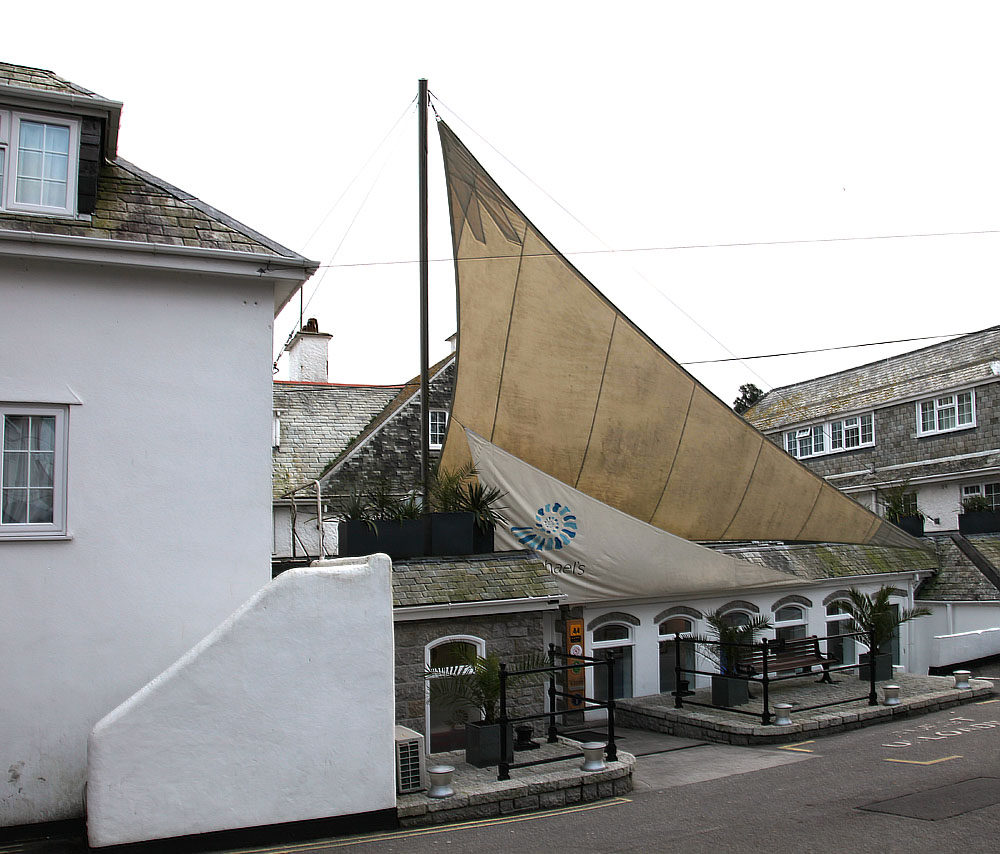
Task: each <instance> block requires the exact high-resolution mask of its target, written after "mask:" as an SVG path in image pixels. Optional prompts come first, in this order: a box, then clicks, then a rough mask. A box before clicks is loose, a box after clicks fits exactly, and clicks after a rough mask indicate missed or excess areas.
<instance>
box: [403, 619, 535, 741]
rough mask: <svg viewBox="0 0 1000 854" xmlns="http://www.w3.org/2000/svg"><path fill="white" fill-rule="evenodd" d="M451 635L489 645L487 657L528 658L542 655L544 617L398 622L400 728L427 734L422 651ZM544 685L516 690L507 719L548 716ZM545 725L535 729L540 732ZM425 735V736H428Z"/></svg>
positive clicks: (510, 699)
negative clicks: (545, 713) (490, 655)
mask: <svg viewBox="0 0 1000 854" xmlns="http://www.w3.org/2000/svg"><path fill="white" fill-rule="evenodd" d="M451 635H471V636H473V637H477V638H482V639H483V640H484V641H485V642H486V651H487V652H488V653H490V652H495V653H496V654H497V655H498V656H500V660H501V661H504V660H508V659H511V658H513V657H514V656H517V655H522V654H524V653H540V652H544V650H545V647H544V643H543V634H542V612H541V611H532V612H529V613H514V614H489V615H482V616H469V617H454V616H449V617H448V619H446V620H444V619H441V620H414V621H412V622H409V621H406V622H399V621H397V622H396V628H395V636H396V723H397V724H399V725H400V726H407V727H410V728H411V729H415V730H416V731H417V732H424V708H425V706H424V697H425V693H424V691H425V688H424V667H425V664H424V650H425V648H426V647H427V644H429V643H432V642H433V641H436V640H438V639H439V638H444V637H448V636H451ZM545 690H546V687H545V686H544V685H532V686H526V687H524V686H522V687H520V688H519V687H517V686H516V684H515V686H514V687H513V689H512V690H511V691H510V692H509V693H508V709H507V712H508V714H509V715H511V716H512V717H513V716H517V715H529V714H538V713H541V712H543V711H545ZM543 726H544V723H543V722H542V721H539V722H537V724H535V727H534V728H535V732H536V733H537V732H541V728H542V727H543ZM425 734H426V733H425Z"/></svg>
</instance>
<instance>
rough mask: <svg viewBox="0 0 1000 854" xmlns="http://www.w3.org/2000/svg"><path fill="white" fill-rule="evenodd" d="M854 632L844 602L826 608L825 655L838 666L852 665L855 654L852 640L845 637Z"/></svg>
mask: <svg viewBox="0 0 1000 854" xmlns="http://www.w3.org/2000/svg"><path fill="white" fill-rule="evenodd" d="M853 630H854V621H853V620H852V619H851V615H850V614H849V613H848V611H847V603H846V602H845V601H835V602H831V603H830V604H829V605H827V606H826V633H827V635H828V637H827V641H826V654H827V655H828V656H830V658H833V659H836V661H837V663H838V664H854V663H855V662H856V661H857V654H856V652H855V649H854V640H855V639H854V638H853V637H846V635H847V634H848V633H849V632H851V631H853Z"/></svg>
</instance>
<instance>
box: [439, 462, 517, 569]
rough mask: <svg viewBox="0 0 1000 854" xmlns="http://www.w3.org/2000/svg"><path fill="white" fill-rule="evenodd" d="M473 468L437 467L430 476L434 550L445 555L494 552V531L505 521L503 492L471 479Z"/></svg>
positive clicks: (467, 466)
mask: <svg viewBox="0 0 1000 854" xmlns="http://www.w3.org/2000/svg"><path fill="white" fill-rule="evenodd" d="M475 476H476V469H475V466H474V465H473V464H472V463H467V464H466V465H464V466H461V467H460V468H458V469H439V470H438V471H437V472H436V473H435V474H434V476H433V478H432V479H431V484H430V500H431V508H432V509H433V511H434V512H433V514H432V516H431V525H432V531H433V551H434V554H436V555H445V554H452V555H457V554H485V553H488V552H492V551H493V532H494V529H495V528H496V526H497V525H498V524H502V523H503V522H506V521H507V520H506V517H505V516H504V515H503V510H505V509H506V508H505V507H503V505H502V504H501V502H502V501H503V499H504V498H505V497H506V495H507V494H506V493H505V492H503V491H501V490H499V489H496V488H494V487H489V486H484V485H483V484H482V483H480V482H479V481H478V480H474V478H475Z"/></svg>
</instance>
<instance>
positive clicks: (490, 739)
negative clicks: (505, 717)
mask: <svg viewBox="0 0 1000 854" xmlns="http://www.w3.org/2000/svg"><path fill="white" fill-rule="evenodd" d="M465 761H466V762H468V763H469V764H470V765H474V766H475V767H476V768H488V767H490V766H492V765H499V764H500V724H484V723H467V724H466V725H465ZM507 761H508V762H513V761H514V725H513V724H507Z"/></svg>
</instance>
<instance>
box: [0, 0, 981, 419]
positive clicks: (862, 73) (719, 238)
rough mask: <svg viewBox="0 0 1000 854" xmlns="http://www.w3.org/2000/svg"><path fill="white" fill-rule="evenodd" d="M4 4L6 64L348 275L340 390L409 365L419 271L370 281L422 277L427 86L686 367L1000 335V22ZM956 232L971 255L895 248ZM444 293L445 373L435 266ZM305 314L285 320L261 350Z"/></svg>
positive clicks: (947, 249) (769, 8) (332, 315)
mask: <svg viewBox="0 0 1000 854" xmlns="http://www.w3.org/2000/svg"><path fill="white" fill-rule="evenodd" d="M8 5H9V6H10V8H5V10H4V30H5V32H6V33H7V34H8V36H9V38H8V39H6V41H7V47H6V50H5V53H4V57H5V58H6V59H7V60H8V61H11V62H16V63H21V64H25V65H34V66H38V67H42V68H48V69H51V70H53V71H55V72H56V73H57V74H60V75H61V76H63V77H65V78H67V79H70V80H72V81H74V82H76V83H79V84H81V85H83V86H86V87H88V88H90V89H92V90H94V91H96V92H98V93H100V94H101V95H104V96H106V97H109V98H114V99H117V100H120V101H122V102H124V110H123V114H122V128H121V135H120V140H119V154H120V155H121V156H123V157H125V158H126V159H128V160H131V161H132V162H134V163H136V164H137V165H139V166H141V167H142V168H144V169H146V170H148V171H150V172H153V173H154V174H156V175H158V176H160V177H162V178H164V179H166V180H167V181H170V182H171V183H173V184H175V185H177V186H179V187H182V188H184V189H185V190H188V191H190V192H192V193H194V194H195V195H197V196H199V197H200V198H202V199H204V200H205V201H206V202H208V203H210V204H212V205H215V206H216V207H218V208H220V209H222V210H224V211H226V212H227V213H229V214H230V215H232V216H234V217H236V218H237V219H240V220H241V221H243V222H245V223H247V224H248V225H250V226H252V227H254V228H256V229H258V230H259V231H262V232H263V233H265V234H267V235H268V236H270V237H272V238H274V239H276V240H278V241H280V242H282V243H284V244H285V245H287V246H289V247H290V248H292V249H295V250H296V251H299V252H302V253H303V254H305V255H307V256H308V257H310V258H312V259H314V260H315V261H318V262H320V263H322V264H324V265H329V264H333V265H335V266H331V267H329V268H325V269H323V270H321V271H320V273H318V274H317V275H316V276H315V277H314V278H313V280H312V281H311V282H310V283H308V284H307V286H306V294H305V295H306V300H307V301H309V306H308V308H307V309H306V315H307V316H315V317H317V318H318V319H319V322H320V326H321V329H322V330H323V331H326V332H330V333H332V334H333V336H334V339H333V345H332V347H331V379H333V380H334V381H338V382H371V383H387V384H388V383H395V382H400V381H402V380H404V379H407V378H409V377H410V376H412V375H414V374H416V373H417V371H418V369H419V347H418V337H417V334H418V333H417V317H418V304H417V291H418V271H417V267H416V265H415V264H412V263H394V264H387V263H385V262H407V261H412V260H413V259H415V258H416V255H417V224H416V223H417V220H416V215H417V213H416V211H417V209H416V108H415V105H414V104H413V103H412V102H413V99H414V96H415V94H416V87H417V79H418V78H419V77H421V76H426V77H427V78H429V81H430V83H429V85H430V89H431V92H432V93H433V94H434V95H436V96H437V98H438V99H439V102H438V109H439V110H440V111H441V114H442V116H443V117H444V118H445V119H446V120H447V121H449V123H450V124H451V126H452V128H453V129H454V130H455V131H456V132H457V133H458V134H459V136H461V137H462V138H463V140H464V141H465V143H466V144H467V145H468V146H469V147H470V149H472V151H473V153H475V154H476V155H477V157H479V159H480V160H481V161H482V162H483V164H484V165H485V166H486V168H487V169H488V170H490V172H491V173H492V174H493V176H494V177H495V178H496V179H497V180H498V182H499V183H500V184H501V186H503V187H504V188H505V189H506V190H507V192H508V193H509V194H510V196H511V197H512V198H513V199H514V201H515V203H516V204H518V205H519V206H520V207H521V208H522V209H523V210H524V212H525V213H526V214H527V216H528V217H529V218H531V219H532V220H533V221H534V222H535V224H536V225H538V226H539V227H540V228H541V229H542V231H543V232H545V233H546V234H547V236H548V237H549V238H550V239H551V240H552V241H553V242H554V243H555V244H556V245H557V246H558V247H560V248H561V249H562V250H563V251H565V252H566V253H567V255H568V256H569V258H570V260H571V261H573V262H574V263H575V264H577V266H579V267H580V268H581V269H582V270H583V272H584V273H585V274H586V275H588V276H589V277H590V278H591V280H592V281H593V282H594V283H595V284H596V285H597V286H598V287H599V288H600V289H601V290H603V291H604V292H605V293H606V294H607V295H608V296H609V297H610V298H611V299H612V300H613V301H614V302H615V303H617V304H618V305H619V307H621V308H622V309H623V310H624V311H625V312H626V313H627V314H628V315H629V316H630V317H631V318H632V319H633V320H634V321H635V322H636V323H637V324H638V325H639V326H641V327H642V328H643V329H644V330H645V331H646V332H647V333H648V334H650V335H651V336H652V337H653V338H654V339H655V340H656V341H657V342H658V343H660V345H661V346H662V347H663V348H664V349H665V350H666V351H667V352H668V353H670V354H671V355H672V356H674V357H675V358H676V359H678V360H679V361H681V362H692V361H697V360H706V359H719V358H725V357H728V356H730V355H737V356H745V355H754V354H760V353H773V352H787V351H792V350H803V349H810V348H818V347H835V346H841V345H846V344H858V343H865V342H870V341H881V340H888V339H897V338H913V337H918V336H943V335H949V334H956V333H961V332H969V331H973V330H976V329H981V328H984V327H986V326H990V325H993V324H995V323H997V322H1000V319H998V316H1000V312H998V310H997V307H998V300H997V286H996V282H997V273H996V266H997V264H996V259H997V253H998V250H1000V233H994V232H995V231H997V230H1000V215H998V212H997V200H998V199H1000V164H998V153H1000V123H998V119H997V116H998V109H997V83H998V80H1000V51H998V50H997V43H998V38H1000V32H998V27H997V24H998V23H1000V11H997V10H996V9H995V4H993V3H982V4H978V3H934V4H929V3H927V4H925V3H916V2H900V3H879V2H865V3H850V2H847V3H844V2H841V3H823V4H819V3H808V2H792V3H751V2H742V3H733V4H729V3H697V4H693V3H671V2H661V3H659V4H656V5H655V8H654V4H652V3H634V2H629V1H628V0H624V1H623V0H619V2H616V3H607V2H602V3H590V2H579V0H577V2H572V3H570V2H539V0H533V2H522V0H504V2H493V3H470V2H468V0H466V2H427V3H424V4H415V3H410V2H382V3H379V2H369V3H367V4H358V3H354V2H352V3H337V2H334V3H328V4H326V5H325V6H323V7H320V6H319V4H316V3H303V2H298V0H285V2H281V3H273V2H268V3H256V2H241V3H223V2H208V0H201V2H197V3H191V2H172V3H170V4H143V3H135V2H130V3H120V2H116V0H105V2H101V3H98V4H83V3H79V2H72V3H65V2H48V3H46V4H44V6H38V5H35V6H28V5H26V4H8ZM42 10H44V14H43V13H42ZM431 130H432V136H431V141H432V149H431V196H432V199H431V217H432V234H431V240H432V243H431V257H432V258H446V257H447V256H448V254H449V252H450V242H449V237H448V232H447V221H446V200H445V196H444V188H443V177H442V174H441V164H440V151H439V149H438V146H437V139H436V134H434V132H433V128H432V129H431ZM387 135H388V137H387ZM384 140H385V142H384V144H382V143H383V141H384ZM380 144H382V145H381V147H380ZM366 164H367V165H366ZM345 191H346V192H345ZM338 199H340V202H339V204H336V205H335V203H337V202H338ZM949 232H987V233H979V234H962V235H952V236H935V237H927V236H924V237H906V238H892V239H888V238H889V237H890V236H894V235H927V234H942V233H949ZM848 237H850V238H878V239H863V240H862V239H859V240H836V239H837V238H848ZM882 238H887V239H882ZM782 241H803V242H796V243H787V242H786V243H782ZM748 243H751V244H762V245H752V246H746V245H744V246H732V245H728V246H725V245H720V244H748ZM767 244H770V245H767ZM692 246H696V247H704V248H676V247H692ZM338 247H339V248H338ZM607 250H617V251H614V252H609V251H607ZM626 250H641V251H626ZM577 253H579V254H577ZM344 265H363V266H344ZM431 285H432V293H431V299H432V308H431V311H432V327H431V338H432V352H431V355H432V358H438V357H440V356H443V355H444V354H445V353H446V352H447V345H446V343H445V341H444V339H445V338H446V337H447V336H448V335H449V334H451V332H453V331H454V329H455V311H454V274H453V268H452V266H451V265H450V263H441V262H439V263H435V264H433V265H432V270H431ZM297 319H298V306H297V304H296V305H294V306H292V307H291V309H290V310H288V311H286V312H285V313H284V314H283V315H282V316H281V317H280V318H279V319H278V320H277V321H276V323H275V347H274V351H275V353H278V352H279V351H280V349H281V345H282V344H283V343H284V341H285V338H286V336H287V334H288V332H289V330H290V329H291V328H292V326H293V324H294V323H295V322H296V321H297ZM720 342H721V343H720ZM924 343H932V342H930V341H928V342H924ZM916 346H922V344H921V343H920V342H916V343H913V344H902V345H895V346H888V347H879V348H865V349H855V350H847V351H841V352H839V353H834V354H824V355H812V356H800V357H785V358H773V359H767V360H758V361H753V362H749V363H745V364H740V363H735V364H732V363H727V364H722V365H692V366H690V368H689V369H690V370H691V371H692V373H694V374H695V375H696V376H698V377H699V378H700V379H701V380H702V381H703V382H704V383H706V384H707V385H708V386H709V388H711V389H712V390H713V391H714V392H715V393H716V394H718V395H719V396H720V397H721V398H722V399H723V400H725V401H726V402H727V403H731V402H732V400H733V398H734V397H735V396H736V394H737V388H738V386H739V385H740V384H741V383H743V382H748V381H751V382H755V383H756V384H757V385H759V386H761V387H764V388H769V387H772V386H777V385H782V384H786V383H789V382H795V381H797V380H800V379H806V378H809V377H812V376H817V375H819V374H823V373H829V372H831V371H835V370H840V369H842V368H845V367H850V366H852V365H856V364H861V363H864V362H868V361H873V360H875V359H877V358H883V357H885V356H886V355H889V354H891V353H898V352H902V351H904V350H907V349H912V348H914V347H916ZM285 362H286V360H282V362H281V365H282V367H284V365H285Z"/></svg>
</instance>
